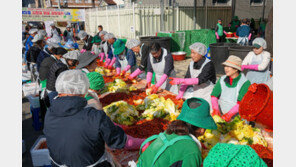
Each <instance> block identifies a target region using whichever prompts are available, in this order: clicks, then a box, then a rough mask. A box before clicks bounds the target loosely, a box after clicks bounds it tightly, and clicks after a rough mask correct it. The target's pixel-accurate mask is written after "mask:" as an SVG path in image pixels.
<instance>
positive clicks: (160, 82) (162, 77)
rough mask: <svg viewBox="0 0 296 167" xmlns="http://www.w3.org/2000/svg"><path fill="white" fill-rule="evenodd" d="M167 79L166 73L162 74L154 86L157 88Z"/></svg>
mask: <svg viewBox="0 0 296 167" xmlns="http://www.w3.org/2000/svg"><path fill="white" fill-rule="evenodd" d="M167 79H168V76H167V75H166V74H163V75H162V76H161V78H160V79H159V81H158V82H157V83H156V84H155V87H157V88H159V87H161V85H162V84H163V83H164V82H165V81H166V80H167Z"/></svg>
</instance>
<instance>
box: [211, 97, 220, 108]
mask: <svg viewBox="0 0 296 167" xmlns="http://www.w3.org/2000/svg"><path fill="white" fill-rule="evenodd" d="M211 102H212V108H213V110H216V111H220V110H219V104H218V98H217V97H215V96H212V97H211Z"/></svg>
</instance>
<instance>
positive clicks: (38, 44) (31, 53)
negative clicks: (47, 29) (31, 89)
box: [26, 34, 45, 81]
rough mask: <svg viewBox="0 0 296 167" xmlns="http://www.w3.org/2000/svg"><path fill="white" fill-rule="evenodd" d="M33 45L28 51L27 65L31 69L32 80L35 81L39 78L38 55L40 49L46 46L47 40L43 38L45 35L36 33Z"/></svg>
mask: <svg viewBox="0 0 296 167" xmlns="http://www.w3.org/2000/svg"><path fill="white" fill-rule="evenodd" d="M32 42H33V46H32V47H30V49H29V50H28V52H27V53H26V60H27V66H28V69H29V70H30V71H31V80H32V81H35V80H36V78H37V75H38V74H37V73H36V71H37V67H36V61H37V57H38V55H39V53H40V51H41V50H42V49H43V47H44V46H45V42H44V40H43V37H42V36H40V35H39V34H37V35H35V37H34V39H33V40H32Z"/></svg>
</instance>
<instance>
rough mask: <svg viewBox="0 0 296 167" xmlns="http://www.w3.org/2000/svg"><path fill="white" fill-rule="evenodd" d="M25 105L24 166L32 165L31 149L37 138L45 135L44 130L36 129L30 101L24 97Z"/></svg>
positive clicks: (23, 127)
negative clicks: (33, 124)
mask: <svg viewBox="0 0 296 167" xmlns="http://www.w3.org/2000/svg"><path fill="white" fill-rule="evenodd" d="M22 101H23V105H22V110H23V112H22V113H23V122H22V139H23V140H25V144H26V152H25V153H24V154H23V156H22V157H23V164H22V166H23V167H31V166H33V165H32V159H31V154H30V149H31V147H32V146H33V144H34V142H35V141H36V139H37V138H38V137H39V136H40V135H43V132H42V131H35V130H34V128H33V126H32V123H33V121H32V115H31V113H30V103H29V101H28V100H27V99H26V98H24V97H23V98H22Z"/></svg>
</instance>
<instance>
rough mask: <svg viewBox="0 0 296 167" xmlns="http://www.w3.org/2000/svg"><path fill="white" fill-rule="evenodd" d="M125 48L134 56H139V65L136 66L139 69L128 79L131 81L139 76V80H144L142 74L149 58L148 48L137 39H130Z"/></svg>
mask: <svg viewBox="0 0 296 167" xmlns="http://www.w3.org/2000/svg"><path fill="white" fill-rule="evenodd" d="M126 47H127V48H128V49H130V50H132V51H133V52H134V53H135V54H137V55H138V56H140V58H141V63H140V64H139V65H138V66H139V68H138V69H137V70H135V71H134V72H133V73H132V74H130V75H129V77H128V78H129V79H130V80H132V79H134V78H136V77H137V76H138V75H139V78H141V79H145V78H146V75H145V73H143V72H144V71H145V70H146V68H147V58H148V57H149V46H147V45H145V44H144V43H142V44H141V42H140V41H139V40H137V39H131V40H129V41H127V43H126Z"/></svg>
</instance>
